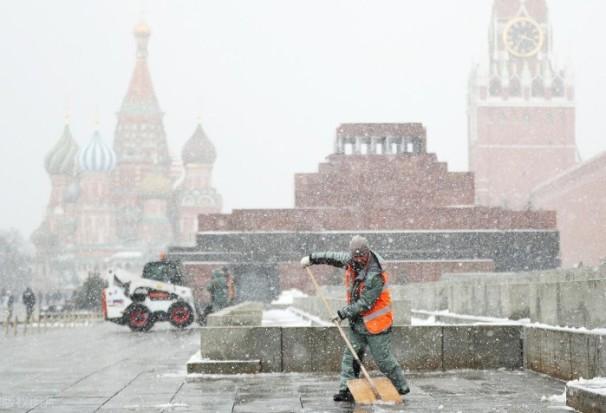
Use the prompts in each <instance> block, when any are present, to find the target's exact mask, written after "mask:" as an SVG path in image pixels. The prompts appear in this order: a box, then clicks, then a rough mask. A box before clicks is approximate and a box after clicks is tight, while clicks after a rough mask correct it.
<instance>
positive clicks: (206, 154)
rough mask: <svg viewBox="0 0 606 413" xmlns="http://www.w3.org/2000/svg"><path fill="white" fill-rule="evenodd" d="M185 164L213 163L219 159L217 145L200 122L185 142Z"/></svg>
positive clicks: (183, 152)
mask: <svg viewBox="0 0 606 413" xmlns="http://www.w3.org/2000/svg"><path fill="white" fill-rule="evenodd" d="M181 159H183V163H184V164H192V163H193V164H206V165H208V164H213V163H214V162H215V159H217V152H216V150H215V146H214V145H213V144H212V142H211V141H210V139H208V136H206V133H205V132H204V129H202V125H200V124H198V126H197V127H196V130H195V131H194V134H193V135H192V136H191V138H189V139H188V140H187V142H185V145H183V150H182V151H181Z"/></svg>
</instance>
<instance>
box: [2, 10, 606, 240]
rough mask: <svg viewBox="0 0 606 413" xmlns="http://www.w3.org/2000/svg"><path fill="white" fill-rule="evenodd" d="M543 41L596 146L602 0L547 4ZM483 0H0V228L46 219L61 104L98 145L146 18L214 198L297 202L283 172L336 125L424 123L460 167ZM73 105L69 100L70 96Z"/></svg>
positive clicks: (483, 30) (300, 162) (484, 21)
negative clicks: (198, 130)
mask: <svg viewBox="0 0 606 413" xmlns="http://www.w3.org/2000/svg"><path fill="white" fill-rule="evenodd" d="M548 4H549V6H550V12H551V21H552V26H553V30H554V52H555V54H556V56H559V59H560V60H561V61H562V62H566V61H570V62H572V63H573V64H574V69H575V77H576V91H577V94H576V96H577V144H578V147H579V152H580V154H581V157H582V158H583V159H587V158H588V157H591V156H593V155H595V154H597V153H598V152H600V151H602V150H604V149H606V141H605V140H606V123H605V122H604V117H605V115H606V109H605V108H604V106H603V100H604V96H606V81H605V80H606V47H604V44H603V41H604V39H606V25H605V24H604V18H605V16H606V1H604V0H582V1H571V0H550V1H549V2H548ZM491 5H492V0H457V1H454V0H397V1H357V0H342V1H336V0H335V1H332V0H321V1H320V0H318V1H310V0H305V1H288V0H272V1H270V0H263V1H262V0H255V1H250V0H241V1H227V0H221V1H200V0H189V1H185V0H179V1H175V0H172V1H169V0H166V1H147V2H141V1H125V0H103V1H101V0H99V1H92V0H88V1H86V0H53V1H42V0H41V1H31V0H29V1H26V0H13V1H7V0H0V142H1V145H2V146H1V147H0V149H1V150H0V190H1V193H2V202H0V228H7V227H16V228H18V229H19V230H21V231H23V232H24V234H25V235H26V236H29V234H30V232H31V231H32V230H33V229H34V228H35V227H36V226H37V225H38V224H39V223H40V221H41V220H42V218H43V215H44V210H45V207H46V203H47V201H48V195H49V191H50V181H49V179H48V175H47V173H46V171H45V169H44V157H45V155H46V154H47V153H48V151H49V150H50V149H51V148H52V146H53V145H54V144H55V143H56V141H57V139H58V138H59V136H60V134H61V132H62V129H63V124H64V117H65V113H66V111H69V114H70V125H71V128H72V132H73V134H74V137H75V138H76V140H77V141H78V143H79V144H80V145H81V146H82V145H85V144H86V143H87V141H88V140H89V139H90V137H91V135H92V133H93V130H94V127H95V126H94V125H95V118H96V117H98V119H99V122H100V131H101V134H102V136H103V137H104V139H105V140H106V142H107V143H108V144H111V142H112V140H113V131H114V127H115V113H116V112H117V111H118V110H119V108H120V104H121V101H122V98H123V97H124V94H125V93H126V89H127V85H128V82H129V80H130V76H131V73H132V69H133V67H134V60H135V59H134V51H135V45H134V39H133V36H132V29H133V26H134V25H135V23H136V22H137V21H139V19H140V17H141V11H142V10H144V17H145V20H146V21H147V22H148V24H149V25H150V27H151V30H152V36H151V39H150V46H149V51H150V55H149V60H150V68H151V74H152V80H153V83H154V86H155V91H156V94H157V96H158V99H159V101H160V105H161V108H162V109H163V110H164V112H165V113H166V115H165V118H164V124H165V128H166V132H167V135H168V142H169V146H170V148H171V151H172V153H173V154H178V155H179V157H180V153H181V147H182V145H183V143H184V142H185V140H187V139H188V138H189V137H190V135H191V134H192V132H193V131H194V128H195V125H196V122H197V119H198V118H199V117H201V119H202V124H203V126H204V128H205V130H206V132H207V134H208V136H209V137H210V139H211V140H212V141H213V142H214V144H215V146H216V148H217V151H218V158H217V162H216V164H215V170H214V186H215V187H216V188H217V189H218V190H219V192H220V193H221V194H222V195H223V199H224V210H225V211H229V210H230V209H232V208H253V207H291V206H293V183H294V178H293V174H294V173H296V172H312V171H315V170H316V168H317V164H318V163H319V162H320V161H322V160H323V159H324V157H325V156H326V155H328V154H329V153H331V152H332V143H333V137H334V131H335V128H336V127H337V125H338V124H339V123H342V122H422V123H424V124H425V126H426V127H427V129H428V147H429V150H430V151H431V152H437V154H438V158H439V159H440V160H441V161H446V162H448V164H449V167H450V169H451V170H466V169H467V121H466V93H467V77H468V75H469V71H470V69H471V67H472V64H473V63H474V62H480V61H482V62H485V61H486V56H485V54H486V50H487V33H488V27H489V24H490V10H491ZM68 102H69V103H68Z"/></svg>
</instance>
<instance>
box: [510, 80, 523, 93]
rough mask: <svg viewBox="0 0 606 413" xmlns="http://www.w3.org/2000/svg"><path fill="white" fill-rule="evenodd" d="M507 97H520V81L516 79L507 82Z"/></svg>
mask: <svg viewBox="0 0 606 413" xmlns="http://www.w3.org/2000/svg"><path fill="white" fill-rule="evenodd" d="M509 96H513V97H518V96H522V86H521V84H520V79H518V78H517V77H514V78H512V79H511V81H510V82H509Z"/></svg>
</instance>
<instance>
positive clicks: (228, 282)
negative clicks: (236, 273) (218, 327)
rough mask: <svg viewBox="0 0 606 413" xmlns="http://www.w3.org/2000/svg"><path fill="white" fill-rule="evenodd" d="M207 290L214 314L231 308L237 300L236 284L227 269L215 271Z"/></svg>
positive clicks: (222, 268)
mask: <svg viewBox="0 0 606 413" xmlns="http://www.w3.org/2000/svg"><path fill="white" fill-rule="evenodd" d="M206 289H207V290H208V292H209V293H210V300H211V306H212V311H213V312H215V311H219V310H221V309H223V308H225V307H227V306H229V305H230V304H231V303H232V302H233V300H234V298H235V289H234V282H233V279H232V277H231V274H230V273H229V271H228V270H227V268H226V267H221V268H217V269H215V270H213V272H212V279H211V280H210V283H209V284H208V286H207V287H206Z"/></svg>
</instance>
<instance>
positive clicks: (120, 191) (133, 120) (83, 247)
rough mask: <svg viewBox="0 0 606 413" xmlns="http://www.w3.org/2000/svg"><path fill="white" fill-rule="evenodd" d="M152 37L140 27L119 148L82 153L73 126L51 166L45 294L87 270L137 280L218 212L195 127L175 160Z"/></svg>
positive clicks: (41, 279) (39, 273) (96, 147)
mask: <svg viewBox="0 0 606 413" xmlns="http://www.w3.org/2000/svg"><path fill="white" fill-rule="evenodd" d="M150 34H151V32H150V29H149V27H148V26H147V25H146V24H145V23H139V24H138V25H136V26H135V29H134V36H135V40H136V61H135V68H134V71H133V74H132V78H131V80H130V84H129V87H128V91H127V92H126V96H125V97H124V100H123V101H122V106H121V108H120V110H119V112H118V113H117V118H118V120H117V125H116V129H115V133H114V142H113V146H110V145H109V144H108V143H107V142H106V141H105V140H104V139H103V137H102V136H101V135H100V133H99V132H98V131H94V133H93V134H92V137H91V139H90V140H89V141H88V143H86V144H85V145H84V146H83V147H82V148H80V147H79V146H78V144H77V143H76V140H75V139H74V137H73V136H72V133H71V130H70V127H69V125H66V126H65V128H64V130H63V133H62V135H61V137H60V138H59V140H58V142H57V143H56V144H55V146H54V147H53V148H52V149H51V150H50V152H49V153H48V154H47V156H46V159H45V164H44V166H45V168H46V171H47V173H48V174H49V177H50V180H51V193H50V199H49V201H48V206H47V209H46V214H45V217H44V219H43V221H42V223H41V224H40V226H39V227H38V228H37V229H36V230H35V231H34V233H33V234H32V237H31V238H32V242H33V243H34V245H35V246H36V250H37V257H36V267H37V268H36V269H35V271H34V273H35V274H36V279H35V280H34V284H35V285H36V287H40V288H55V287H56V286H57V285H58V284H59V283H60V284H61V285H69V284H74V285H78V284H79V282H80V280H81V279H82V278H84V277H85V276H86V275H87V274H88V273H90V272H98V273H104V272H106V271H107V270H108V269H110V268H119V269H123V270H126V271H129V270H130V271H133V272H138V271H139V269H140V268H141V266H142V264H143V263H145V262H146V261H149V260H150V259H156V258H157V257H158V255H159V253H160V252H161V251H163V250H165V249H166V247H167V245H168V244H192V243H193V242H194V240H195V234H196V232H197V216H198V215H199V214H201V213H213V212H215V213H216V212H220V211H221V206H222V199H221V196H220V195H219V194H218V193H217V191H216V190H215V189H214V188H213V187H212V186H211V178H212V169H213V165H214V162H215V159H216V151H215V148H214V146H213V144H212V142H211V141H210V140H209V139H208V137H207V136H206V134H205V132H204V130H203V129H202V126H201V125H200V124H198V125H197V126H196V128H195V130H194V133H193V135H192V136H191V137H190V138H189V140H188V141H187V142H186V143H185V145H184V147H183V148H182V152H181V159H180V162H179V160H175V159H171V156H170V155H169V148H168V143H167V139H166V132H165V130H164V124H163V121H162V118H163V112H162V111H161V109H160V105H159V104H158V99H157V98H156V95H155V92H154V88H153V84H152V81H151V76H150V72H149V67H148V60H147V55H148V41H149V38H150Z"/></svg>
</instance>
